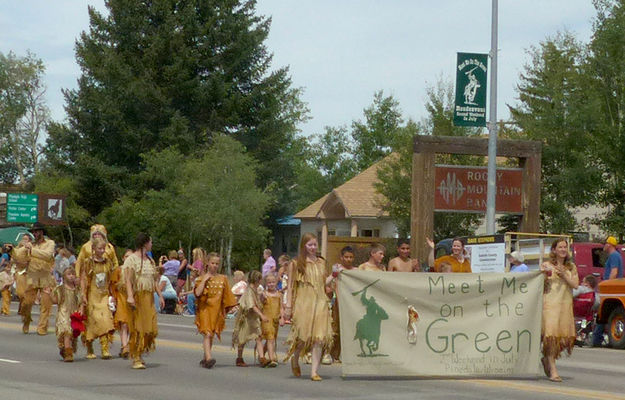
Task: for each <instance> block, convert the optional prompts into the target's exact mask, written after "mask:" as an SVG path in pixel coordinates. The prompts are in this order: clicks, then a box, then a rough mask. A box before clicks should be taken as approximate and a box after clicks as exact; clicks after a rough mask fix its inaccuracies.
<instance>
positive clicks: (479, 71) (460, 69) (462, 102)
mask: <svg viewBox="0 0 625 400" xmlns="http://www.w3.org/2000/svg"><path fill="white" fill-rule="evenodd" d="M487 72H488V54H475V53H458V63H457V65H456V101H455V104H454V125H455V126H486V87H487V84H486V82H487V81H486V78H487V76H488V73H487Z"/></svg>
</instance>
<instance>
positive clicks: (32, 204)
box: [7, 193, 39, 223]
mask: <svg viewBox="0 0 625 400" xmlns="http://www.w3.org/2000/svg"><path fill="white" fill-rule="evenodd" d="M38 200H39V196H37V195H36V194H27V193H7V222H27V223H35V222H37V210H38Z"/></svg>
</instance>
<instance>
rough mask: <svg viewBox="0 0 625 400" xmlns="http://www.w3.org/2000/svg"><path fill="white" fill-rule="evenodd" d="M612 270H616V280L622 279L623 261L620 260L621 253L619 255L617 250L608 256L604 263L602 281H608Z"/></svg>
mask: <svg viewBox="0 0 625 400" xmlns="http://www.w3.org/2000/svg"><path fill="white" fill-rule="evenodd" d="M612 268H616V269H617V272H616V277H617V278H622V277H623V259H622V258H621V253H619V252H618V250H616V251H614V252H613V253H612V254H610V256H609V257H608V259H607V261H606V262H605V268H604V270H603V280H604V281H605V280H608V279H610V272H612Z"/></svg>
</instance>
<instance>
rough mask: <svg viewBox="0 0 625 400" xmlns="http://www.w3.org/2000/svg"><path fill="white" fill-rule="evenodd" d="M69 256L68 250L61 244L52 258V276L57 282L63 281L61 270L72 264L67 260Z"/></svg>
mask: <svg viewBox="0 0 625 400" xmlns="http://www.w3.org/2000/svg"><path fill="white" fill-rule="evenodd" d="M71 256H72V254H71V253H70V252H69V250H67V249H66V248H65V247H63V246H61V247H60V248H59V251H58V253H57V255H56V257H55V258H54V278H55V279H56V281H57V283H59V284H61V283H63V272H64V271H65V270H66V269H67V268H68V267H70V266H71V265H72V264H71V263H70V261H69V258H70V257H71Z"/></svg>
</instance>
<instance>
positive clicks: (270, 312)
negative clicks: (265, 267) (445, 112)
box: [261, 275, 284, 368]
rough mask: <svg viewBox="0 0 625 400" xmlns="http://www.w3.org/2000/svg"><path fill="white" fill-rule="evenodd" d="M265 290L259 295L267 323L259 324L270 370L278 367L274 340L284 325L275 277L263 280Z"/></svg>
mask: <svg viewBox="0 0 625 400" xmlns="http://www.w3.org/2000/svg"><path fill="white" fill-rule="evenodd" d="M265 286H266V287H267V289H266V290H265V291H264V292H263V294H262V295H261V299H262V303H263V313H264V314H265V316H266V317H267V321H263V322H262V323H261V331H262V338H263V339H265V340H266V347H267V357H266V358H267V361H269V364H268V365H267V366H268V367H270V368H274V367H277V366H278V356H277V355H276V338H277V337H278V327H279V326H280V325H284V319H283V318H282V295H281V294H280V292H279V291H278V288H277V287H278V278H277V277H276V276H275V275H267V277H266V278H265Z"/></svg>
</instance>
